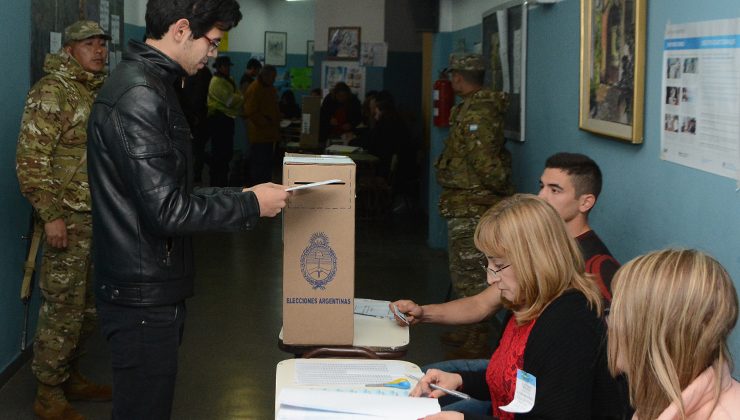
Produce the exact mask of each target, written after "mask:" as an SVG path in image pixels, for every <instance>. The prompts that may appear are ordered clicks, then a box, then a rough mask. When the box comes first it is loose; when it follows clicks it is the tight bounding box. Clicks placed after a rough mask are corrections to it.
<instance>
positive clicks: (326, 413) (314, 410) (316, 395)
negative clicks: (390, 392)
mask: <svg viewBox="0 0 740 420" xmlns="http://www.w3.org/2000/svg"><path fill="white" fill-rule="evenodd" d="M278 402H279V403H280V409H279V410H278V419H291V418H384V419H399V420H401V419H404V420H405V419H418V418H422V417H425V416H427V415H430V414H435V413H439V412H440V407H439V402H438V401H437V400H436V399H435V398H410V397H391V396H385V395H371V394H352V393H345V392H337V391H323V390H316V389H301V388H284V389H283V390H282V391H281V392H280V395H279V396H278ZM331 413H339V414H342V416H341V417H337V416H336V415H332V416H330V414H331ZM296 415H297V416H296ZM350 416H356V417H350Z"/></svg>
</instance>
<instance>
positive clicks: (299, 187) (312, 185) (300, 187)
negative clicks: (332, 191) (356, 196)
mask: <svg viewBox="0 0 740 420" xmlns="http://www.w3.org/2000/svg"><path fill="white" fill-rule="evenodd" d="M343 182H344V181H342V180H341V179H327V180H326V181H319V182H312V183H310V184H301V185H294V186H292V187H290V188H286V189H285V191H295V190H305V189H306V188H315V187H320V186H322V185H329V184H341V183H343Z"/></svg>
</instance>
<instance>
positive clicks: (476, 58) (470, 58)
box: [445, 54, 486, 71]
mask: <svg viewBox="0 0 740 420" xmlns="http://www.w3.org/2000/svg"><path fill="white" fill-rule="evenodd" d="M445 70H446V71H451V70H469V71H485V70H486V65H485V63H484V62H483V56H481V55H480V54H451V55H450V65H449V66H448V67H447V68H446V69H445Z"/></svg>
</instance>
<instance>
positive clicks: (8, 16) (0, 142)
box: [0, 2, 38, 372]
mask: <svg viewBox="0 0 740 420" xmlns="http://www.w3.org/2000/svg"><path fill="white" fill-rule="evenodd" d="M0 38H2V39H6V40H13V42H2V43H0V56H3V57H10V59H8V60H6V61H5V63H6V64H5V65H4V66H3V71H4V74H3V77H0V93H1V94H2V97H3V98H4V100H3V102H2V112H0V202H2V205H0V232H3V234H2V235H0V249H2V250H3V251H2V252H0V372H2V371H3V370H4V369H5V368H6V367H7V366H8V365H9V364H10V363H11V362H13V360H15V359H16V358H17V357H18V356H19V354H20V339H21V326H22V322H23V305H22V304H21V302H20V299H19V298H18V296H19V294H20V282H21V278H22V276H23V263H24V260H25V256H26V248H27V244H26V242H24V241H21V240H20V237H21V235H25V234H26V230H27V229H28V223H29V215H30V213H31V207H30V205H29V204H28V202H27V201H26V200H25V199H24V198H23V197H22V196H21V195H20V192H19V189H18V181H17V180H16V176H15V145H16V142H17V139H18V128H19V127H20V122H21V116H22V114H23V104H24V100H25V98H26V93H27V92H28V89H29V88H30V83H31V76H30V69H29V65H30V62H31V56H30V53H29V50H28V46H29V45H31V6H30V4H29V3H28V2H8V3H6V4H4V5H3V12H2V13H0ZM30 314H31V317H30V318H31V319H30V323H29V331H30V333H29V340H30V339H33V332H34V331H35V330H36V324H35V319H36V317H37V314H38V289H36V290H35V291H34V299H33V301H32V304H31V309H30Z"/></svg>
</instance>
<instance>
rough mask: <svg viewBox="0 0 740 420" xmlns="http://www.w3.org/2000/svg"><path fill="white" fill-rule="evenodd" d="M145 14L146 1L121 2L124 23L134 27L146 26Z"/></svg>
mask: <svg viewBox="0 0 740 420" xmlns="http://www.w3.org/2000/svg"><path fill="white" fill-rule="evenodd" d="M145 13H146V0H123V19H124V23H128V24H130V25H136V26H146V22H145V21H144V14H145Z"/></svg>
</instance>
